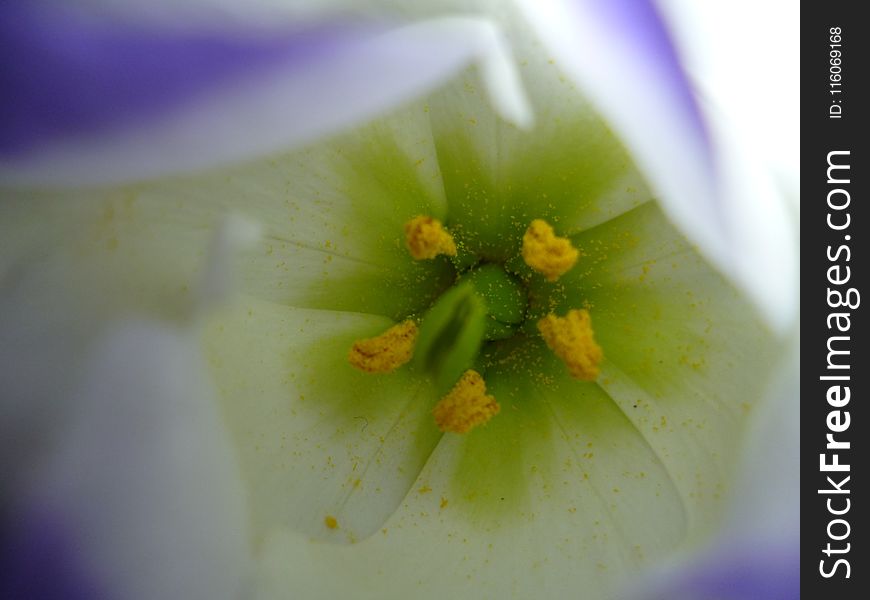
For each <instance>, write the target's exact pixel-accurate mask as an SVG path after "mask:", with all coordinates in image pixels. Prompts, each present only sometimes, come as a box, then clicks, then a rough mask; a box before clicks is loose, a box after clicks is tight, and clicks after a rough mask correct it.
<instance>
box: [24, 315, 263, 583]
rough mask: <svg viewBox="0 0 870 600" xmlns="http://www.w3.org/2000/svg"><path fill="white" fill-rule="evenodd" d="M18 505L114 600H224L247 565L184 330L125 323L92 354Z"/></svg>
mask: <svg viewBox="0 0 870 600" xmlns="http://www.w3.org/2000/svg"><path fill="white" fill-rule="evenodd" d="M66 399H67V400H74V401H76V402H77V405H76V407H75V409H74V411H73V414H72V416H71V418H70V420H69V422H68V423H67V424H66V427H65V430H64V431H63V432H62V434H61V435H60V436H59V438H58V442H57V444H56V446H55V447H54V449H53V452H52V454H51V456H50V458H49V459H48V463H47V465H46V466H45V467H44V469H43V470H41V471H40V472H39V473H38V474H37V475H36V476H35V478H34V481H33V482H32V483H33V485H34V488H33V489H32V490H31V493H30V495H29V498H28V501H29V502H31V503H33V504H34V505H38V506H41V507H48V510H49V511H50V512H51V513H52V514H54V515H58V516H60V517H61V518H62V519H63V522H64V524H65V525H66V526H67V528H68V530H69V531H70V532H71V534H72V535H73V536H74V538H75V539H76V540H77V548H78V549H79V551H80V552H81V559H82V562H83V564H84V565H86V568H87V569H88V570H89V571H90V572H91V573H93V574H94V575H95V576H96V577H97V578H98V580H99V581H100V582H101V583H102V584H103V585H104V586H105V589H108V590H111V591H112V592H113V593H114V594H117V595H118V597H124V598H142V599H146V598H203V599H204V598H228V599H229V598H235V597H237V594H239V593H240V591H241V590H242V588H243V584H244V578H245V577H246V575H247V570H248V568H249V566H250V564H249V549H248V548H249V547H248V537H247V536H248V532H247V515H246V504H245V499H244V491H243V488H242V486H241V481H240V478H239V473H238V470H237V466H236V463H235V457H234V455H233V453H232V451H231V449H230V446H229V444H228V440H227V438H226V437H225V434H224V431H223V426H222V423H221V420H220V418H219V417H218V415H217V414H216V412H215V410H214V409H215V404H214V398H213V392H212V390H211V388H210V385H209V384H208V380H207V377H206V374H205V371H204V365H203V364H202V363H201V359H200V355H199V352H198V350H197V347H196V344H195V337H194V336H193V335H190V334H189V333H188V334H184V333H177V332H173V331H169V330H166V329H164V328H161V327H159V326H156V325H154V324H153V323H132V322H131V323H128V324H125V325H121V326H119V327H118V328H117V329H115V330H114V331H112V332H111V333H110V334H109V335H107V336H106V337H105V338H104V339H103V340H101V341H100V342H99V343H98V344H97V345H96V347H95V349H94V351H93V353H92V355H91V357H90V359H89V360H88V362H87V368H86V372H85V373H84V375H83V378H82V382H81V386H80V387H79V388H78V389H76V390H70V391H69V393H68V396H67V398H66Z"/></svg>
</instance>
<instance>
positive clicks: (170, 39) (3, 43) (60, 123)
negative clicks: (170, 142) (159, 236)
mask: <svg viewBox="0 0 870 600" xmlns="http://www.w3.org/2000/svg"><path fill="white" fill-rule="evenodd" d="M359 35H362V32H361V31H359V30H354V29H352V28H350V27H348V26H341V25H336V24H331V25H330V26H323V25H321V26H317V27H314V28H309V29H306V30H300V31H295V32H292V33H286V34H284V35H276V34H275V33H270V34H268V35H265V34H263V33H262V32H260V33H259V34H258V32H255V31H248V32H247V33H244V32H236V33H232V34H230V33H227V32H218V31H213V32H209V31H203V32H187V31H183V30H168V29H164V30H159V29H147V28H144V27H142V26H137V25H134V24H132V23H127V22H122V21H116V20H107V19H105V18H98V17H94V16H92V15H84V14H81V13H78V12H74V11H70V10H64V9H63V8H54V9H48V8H46V7H44V6H39V5H37V6H33V5H31V4H29V3H24V2H6V3H3V4H2V5H0V89H3V90H4V92H3V94H2V96H0V130H2V131H3V136H2V137H0V156H3V155H8V154H15V153H20V152H23V151H26V150H29V149H31V148H33V147H34V146H37V145H38V144H39V143H40V142H45V141H46V140H51V139H53V138H58V137H66V136H70V135H74V134H80V133H84V132H89V133H90V132H99V131H104V130H106V129H108V128H110V127H113V126H118V125H121V124H124V123H125V122H129V121H135V120H137V119H142V118H146V117H153V116H155V115H158V114H160V113H161V112H163V111H166V110H168V109H171V108H172V107H174V106H177V105H179V104H183V103H185V102H190V101H192V100H195V99H196V98H197V97H199V96H201V95H203V94H206V93H208V92H209V91H211V90H214V89H215V88H216V87H217V86H219V85H220V84H221V83H224V82H227V81H230V80H232V79H233V78H235V77H238V76H239V75H242V74H246V73H250V72H252V71H254V72H256V71H257V70H258V69H263V68H266V67H269V66H271V65H274V64H276V63H278V62H283V63H285V64H286V63H297V64H305V63H309V62H311V61H313V60H316V59H317V58H319V57H322V56H323V55H324V54H328V53H330V52H335V51H336V50H337V49H338V48H340V47H341V46H342V45H344V44H349V43H352V41H353V40H354V39H355V38H356V37H357V36H359Z"/></svg>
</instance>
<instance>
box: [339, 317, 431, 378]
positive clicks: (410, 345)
mask: <svg viewBox="0 0 870 600" xmlns="http://www.w3.org/2000/svg"><path fill="white" fill-rule="evenodd" d="M417 333H418V329H417V324H416V323H415V322H414V321H412V320H410V319H409V320H407V321H403V322H402V323H399V324H398V325H393V326H392V327H390V328H389V329H387V330H386V331H385V332H384V333H382V334H381V335H379V336H378V337H373V338H369V339H365V340H357V341H356V342H354V343H353V347H352V348H351V349H350V353H349V354H348V356H347V359H348V361H350V364H351V366H353V367H356V368H357V369H359V370H360V371H365V372H366V373H390V372H392V371H395V370H396V369H398V368H399V367H401V366H402V365H404V364H405V363H406V362H408V361H409V360H411V357H412V356H413V355H414V344H415V343H416V342H417Z"/></svg>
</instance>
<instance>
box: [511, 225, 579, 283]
mask: <svg viewBox="0 0 870 600" xmlns="http://www.w3.org/2000/svg"><path fill="white" fill-rule="evenodd" d="M522 254H523V260H524V261H525V262H526V264H527V265H529V266H530V267H531V268H532V269H534V270H535V271H537V272H538V273H540V274H541V275H543V276H544V277H546V278H547V281H556V280H557V279H559V277H561V276H562V275H564V274H565V273H567V272H568V271H570V270H571V267H573V266H574V264H575V263H576V262H577V259H578V258H579V257H580V252H579V251H578V250H577V248H575V247H574V246H572V245H571V240H569V239H568V238H563V237H559V236H557V235H556V232H555V231H553V228H552V227H551V226H550V224H549V223H547V222H546V221H544V220H543V219H535V220H534V221H532V224H531V225H529V228H528V229H527V230H526V233H525V235H523V250H522Z"/></svg>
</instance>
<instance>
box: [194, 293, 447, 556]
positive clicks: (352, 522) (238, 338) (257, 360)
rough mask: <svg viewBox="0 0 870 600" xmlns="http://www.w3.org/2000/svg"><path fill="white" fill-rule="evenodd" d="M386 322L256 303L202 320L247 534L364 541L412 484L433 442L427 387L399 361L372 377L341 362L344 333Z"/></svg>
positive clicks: (366, 331)
mask: <svg viewBox="0 0 870 600" xmlns="http://www.w3.org/2000/svg"><path fill="white" fill-rule="evenodd" d="M392 325H393V322H392V321H391V320H389V319H386V318H384V317H376V316H372V315H362V314H354V313H340V312H335V311H316V310H300V309H293V308H289V307H286V306H281V305H277V304H272V303H268V302H263V301H256V300H249V301H247V302H245V303H244V304H241V305H238V306H236V307H234V308H228V309H226V310H224V311H221V312H220V313H219V314H216V315H214V316H213V317H212V318H211V319H210V326H209V328H208V333H207V335H206V339H205V345H206V352H207V355H208V357H209V361H210V364H211V366H212V371H213V375H214V378H215V381H216V383H217V385H218V388H219V390H220V398H221V406H222V410H223V413H224V414H225V415H226V419H227V423H228V425H229V427H230V428H231V431H232V433H233V437H234V441H235V445H236V447H237V448H238V452H239V456H240V459H241V464H242V469H243V472H244V476H245V479H246V483H247V486H248V489H249V492H250V500H251V507H252V517H253V527H254V532H255V535H256V537H257V539H258V540H261V539H262V538H263V536H264V535H265V533H266V532H268V531H270V530H272V529H275V528H283V527H289V528H291V529H293V530H296V531H301V532H304V533H305V534H307V535H310V536H313V537H317V538H322V539H326V540H330V541H340V542H346V541H357V540H360V539H363V538H365V537H366V536H368V535H371V534H372V533H373V532H375V531H377V530H378V529H379V528H380V527H381V526H382V525H383V523H384V521H386V519H387V518H388V517H389V516H390V515H391V514H392V513H393V511H394V510H395V509H396V507H397V506H398V504H399V503H400V502H401V500H402V498H403V497H404V496H405V494H406V493H407V492H408V489H409V488H410V486H411V484H412V483H413V482H414V481H415V480H416V478H417V475H418V474H419V472H420V469H421V468H422V466H423V464H424V463H425V461H426V459H427V458H428V456H429V454H430V453H431V451H432V449H433V448H434V447H435V445H436V444H437V443H438V440H439V439H440V437H441V434H440V432H439V431H438V430H437V428H436V427H435V426H434V423H433V420H432V416H431V410H432V407H433V406H434V403H435V401H436V400H437V396H435V392H434V389H433V387H432V385H431V384H430V383H429V382H428V381H427V380H426V379H425V378H422V377H419V376H415V375H414V374H413V372H411V371H410V370H409V368H408V367H405V368H402V369H400V370H398V371H396V372H394V373H390V374H386V375H372V374H368V373H361V372H359V371H357V370H355V369H354V368H353V367H351V366H350V364H349V363H348V360H347V356H348V352H349V351H350V348H351V346H352V344H353V342H354V341H355V340H357V339H362V338H367V337H373V336H375V335H380V334H381V333H383V332H384V331H385V330H386V329H387V328H389V327H390V326H392ZM327 517H332V518H334V519H336V520H337V523H338V528H332V529H331V528H330V527H328V526H327V525H326V519H327Z"/></svg>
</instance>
